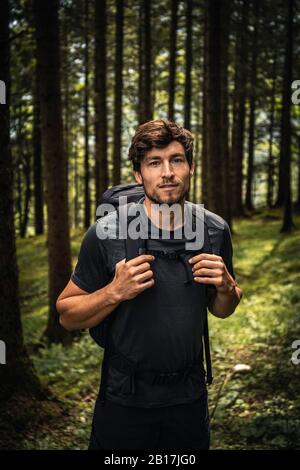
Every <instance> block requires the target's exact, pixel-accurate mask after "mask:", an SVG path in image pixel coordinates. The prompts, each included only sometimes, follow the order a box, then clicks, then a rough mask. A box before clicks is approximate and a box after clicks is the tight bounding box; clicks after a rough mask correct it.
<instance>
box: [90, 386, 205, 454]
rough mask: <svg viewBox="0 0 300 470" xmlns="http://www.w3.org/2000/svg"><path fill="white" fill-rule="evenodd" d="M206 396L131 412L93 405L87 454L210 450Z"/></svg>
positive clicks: (114, 406)
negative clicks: (141, 450)
mask: <svg viewBox="0 0 300 470" xmlns="http://www.w3.org/2000/svg"><path fill="white" fill-rule="evenodd" d="M209 444H210V430H209V416H208V406H207V394H204V395H203V397H202V398H200V399H198V400H197V401H195V402H193V403H191V404H184V405H172V406H167V407H163V408H151V409H148V408H133V407H126V406H121V405H117V404H114V403H112V402H109V401H106V402H105V403H104V404H101V403H100V402H99V401H98V400H97V401H96V406H95V412H94V418H93V426H92V433H91V439H90V445H89V450H97V449H111V450H118V449H144V450H148V449H160V450H173V449H174V450H176V449H178V450H189V449H194V450H197V449H199V450H201V449H209Z"/></svg>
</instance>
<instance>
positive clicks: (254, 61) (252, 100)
mask: <svg viewBox="0 0 300 470" xmlns="http://www.w3.org/2000/svg"><path fill="white" fill-rule="evenodd" d="M253 16H254V30H253V40H252V51H251V55H252V57H251V78H250V93H249V107H250V110H249V141H248V168H247V186H246V200H245V206H246V208H247V209H248V210H249V211H251V210H253V200H252V197H253V195H252V184H253V175H254V168H253V167H254V146H255V110H256V87H257V35H258V21H259V0H253Z"/></svg>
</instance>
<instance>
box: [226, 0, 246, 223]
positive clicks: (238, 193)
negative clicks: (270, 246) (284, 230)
mask: <svg viewBox="0 0 300 470" xmlns="http://www.w3.org/2000/svg"><path fill="white" fill-rule="evenodd" d="M241 9H242V13H241V21H239V22H238V24H237V28H238V31H237V36H236V63H235V83H234V93H233V125H232V141H231V143H232V148H231V164H230V170H231V198H230V199H231V208H232V215H233V216H236V217H238V216H241V215H243V201H242V186H243V157H244V133H245V103H246V80H247V65H246V64H247V24H248V9H249V1H248V0H244V2H243V3H242V5H241Z"/></svg>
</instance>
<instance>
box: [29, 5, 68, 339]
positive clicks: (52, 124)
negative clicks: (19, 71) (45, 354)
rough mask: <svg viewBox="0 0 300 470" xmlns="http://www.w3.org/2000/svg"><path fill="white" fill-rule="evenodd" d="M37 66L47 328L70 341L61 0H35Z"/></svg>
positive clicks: (52, 335)
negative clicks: (62, 300) (64, 318)
mask: <svg viewBox="0 0 300 470" xmlns="http://www.w3.org/2000/svg"><path fill="white" fill-rule="evenodd" d="M33 5H34V15H35V25H36V41H37V68H38V78H39V97H40V109H41V132H42V151H43V156H44V162H45V177H46V190H47V207H48V211H47V212H48V263H49V302H50V308H49V317H48V325H47V329H46V332H45V335H46V337H47V338H48V340H49V341H50V342H57V343H58V342H62V343H63V344H67V343H69V342H70V341H71V339H72V334H71V333H70V332H67V331H66V330H65V329H64V328H62V327H61V325H60V324H59V315H58V312H57V310H56V300H57V297H58V295H59V294H60V293H61V291H62V290H63V289H64V287H65V286H66V284H67V282H68V281H69V279H70V273H71V252H70V235H69V214H68V192H67V185H66V181H67V180H66V162H65V159H66V155H65V152H64V141H63V123H62V105H61V90H60V58H59V25H58V0H49V1H47V2H40V1H39V0H34V3H33Z"/></svg>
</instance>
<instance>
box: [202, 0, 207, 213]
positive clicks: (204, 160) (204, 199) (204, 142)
mask: <svg viewBox="0 0 300 470" xmlns="http://www.w3.org/2000/svg"><path fill="white" fill-rule="evenodd" d="M207 5H208V0H206V3H205V8H204V48H203V80H202V89H203V102H202V149H201V204H204V205H205V206H206V205H207V202H208V187H207V180H208V155H207V93H208V91H207V87H208V83H207V81H208V74H207V68H208V14H207V12H208V6H207Z"/></svg>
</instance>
